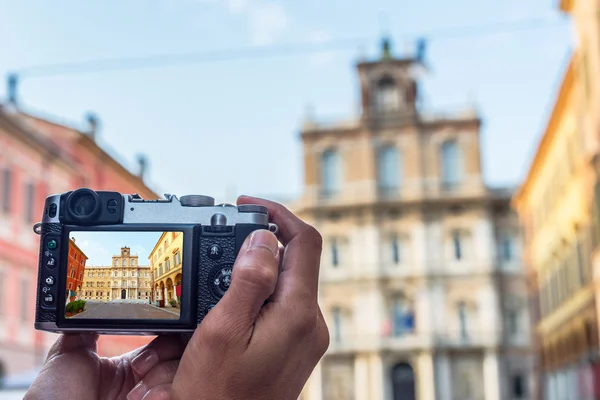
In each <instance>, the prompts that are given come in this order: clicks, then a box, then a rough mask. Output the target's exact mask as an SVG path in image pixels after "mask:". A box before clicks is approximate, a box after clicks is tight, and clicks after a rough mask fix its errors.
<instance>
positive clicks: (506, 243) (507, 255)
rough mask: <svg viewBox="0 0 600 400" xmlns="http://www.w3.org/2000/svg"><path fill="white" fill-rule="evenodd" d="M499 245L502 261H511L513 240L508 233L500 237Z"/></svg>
mask: <svg viewBox="0 0 600 400" xmlns="http://www.w3.org/2000/svg"><path fill="white" fill-rule="evenodd" d="M501 246H502V247H501V251H502V259H503V260H504V261H511V260H512V259H513V256H514V250H513V240H512V238H511V237H510V236H509V235H508V234H506V235H504V237H503V238H502V244H501Z"/></svg>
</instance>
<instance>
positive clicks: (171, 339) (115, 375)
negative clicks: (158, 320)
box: [24, 334, 189, 400]
mask: <svg viewBox="0 0 600 400" xmlns="http://www.w3.org/2000/svg"><path fill="white" fill-rule="evenodd" d="M97 340H98V335H93V334H67V335H61V336H60V337H59V338H58V340H57V341H56V343H54V345H53V346H52V348H51V349H50V351H49V353H48V357H47V359H46V362H45V363H44V365H43V367H42V370H41V371H40V373H39V375H38V376H37V378H36V379H35V381H34V382H33V384H32V385H31V388H30V389H29V391H28V392H27V394H26V395H25V397H24V400H41V399H43V400H54V399H57V400H59V399H60V400H71V399H73V400H80V399H93V400H104V399H107V400H109V399H110V400H113V399H125V398H126V396H127V394H128V393H129V392H130V391H131V389H132V388H133V387H134V386H135V385H136V384H137V383H138V382H139V381H140V380H141V379H142V378H143V377H145V376H152V375H154V374H158V375H160V376H165V377H169V376H170V379H171V380H172V379H173V376H174V375H175V371H176V370H177V364H178V363H179V361H178V360H179V358H181V355H182V354H183V350H184V349H185V345H186V343H187V341H188V340H189V337H187V338H186V337H184V336H159V337H157V338H156V339H154V340H153V341H152V342H150V343H149V344H147V345H146V346H143V347H141V348H139V349H137V350H134V351H132V352H130V353H127V354H124V355H122V356H120V357H113V358H103V357H99V356H98V354H96V342H97Z"/></svg>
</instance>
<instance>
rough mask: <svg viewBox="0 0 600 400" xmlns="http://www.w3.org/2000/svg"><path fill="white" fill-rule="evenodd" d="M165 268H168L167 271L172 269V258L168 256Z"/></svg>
mask: <svg viewBox="0 0 600 400" xmlns="http://www.w3.org/2000/svg"><path fill="white" fill-rule="evenodd" d="M165 268H166V269H167V271H168V270H170V269H171V259H170V258H168V259H167V260H166V261H165Z"/></svg>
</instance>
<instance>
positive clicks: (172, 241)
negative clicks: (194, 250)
mask: <svg viewBox="0 0 600 400" xmlns="http://www.w3.org/2000/svg"><path fill="white" fill-rule="evenodd" d="M182 250H183V234H182V233H181V232H165V233H163V234H162V236H161V237H160V239H159V240H158V241H157V242H156V246H154V249H152V252H151V253H150V256H148V260H150V268H151V274H152V276H153V286H154V292H153V293H152V296H153V301H155V302H159V303H160V304H161V305H163V302H164V307H173V306H177V304H176V303H175V302H179V297H180V295H181V294H180V291H179V290H180V289H178V288H180V287H181V261H182V259H181V254H182V253H181V252H182ZM178 293H179V294H178ZM171 302H173V304H171Z"/></svg>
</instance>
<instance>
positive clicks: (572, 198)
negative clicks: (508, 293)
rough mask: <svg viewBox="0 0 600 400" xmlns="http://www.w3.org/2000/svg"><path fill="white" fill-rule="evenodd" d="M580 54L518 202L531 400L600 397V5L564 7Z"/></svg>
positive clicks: (579, 1)
mask: <svg viewBox="0 0 600 400" xmlns="http://www.w3.org/2000/svg"><path fill="white" fill-rule="evenodd" d="M558 6H559V8H560V9H561V11H563V12H564V13H565V14H567V15H569V16H570V17H572V19H573V22H574V36H575V38H576V40H575V43H574V46H573V47H574V49H573V51H572V53H571V54H569V58H568V60H567V63H566V67H565V68H564V73H563V76H562V77H561V81H560V85H559V88H558V90H557V93H556V95H555V102H554V106H553V109H552V112H551V114H550V116H549V118H548V121H546V123H545V129H544V131H543V135H542V138H541V141H540V142H539V145H538V148H537V150H536V153H535V156H534V158H533V161H532V163H531V166H530V168H529V171H528V173H527V176H526V179H525V182H524V183H523V185H522V187H521V189H520V190H519V192H518V193H517V195H516V196H515V199H514V203H515V205H516V207H517V209H518V212H519V216H520V219H521V223H522V226H523V230H524V233H525V235H524V236H525V264H526V267H527V271H528V280H529V287H530V298H531V299H532V303H531V315H532V317H533V318H532V333H533V335H532V344H533V349H534V351H535V355H536V357H535V360H536V362H535V365H534V383H535V385H534V388H533V389H534V392H533V397H532V398H533V399H535V400H562V399H577V400H591V399H598V398H600V337H599V335H600V329H599V327H598V323H599V321H600V318H599V316H598V313H599V312H600V311H599V310H600V307H599V306H600V290H599V286H598V283H597V280H598V278H597V277H598V271H600V252H599V251H598V246H599V244H600V219H599V217H600V179H599V176H600V162H599V160H600V157H598V155H599V154H600V135H599V132H600V130H599V128H600V113H598V107H599V105H600V80H599V79H598V76H599V75H598V71H600V50H599V47H598V44H599V43H600V35H599V28H600V18H599V16H600V5H599V4H598V2H595V1H591V0H560V1H559V2H558Z"/></svg>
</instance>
